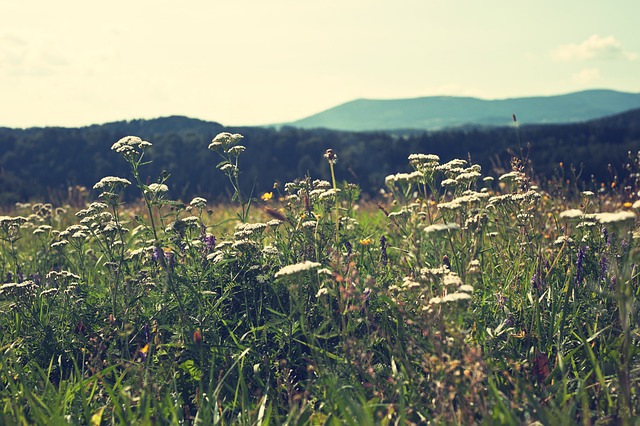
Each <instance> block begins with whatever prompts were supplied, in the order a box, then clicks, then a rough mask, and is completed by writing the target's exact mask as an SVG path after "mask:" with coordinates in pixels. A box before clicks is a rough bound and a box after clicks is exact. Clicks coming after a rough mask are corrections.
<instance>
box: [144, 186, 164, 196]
mask: <svg viewBox="0 0 640 426" xmlns="http://www.w3.org/2000/svg"><path fill="white" fill-rule="evenodd" d="M144 192H145V193H151V194H156V195H158V194H163V193H165V192H169V187H168V186H167V185H165V184H164V183H152V184H150V185H149V186H148V187H147V188H146V189H145V190H144Z"/></svg>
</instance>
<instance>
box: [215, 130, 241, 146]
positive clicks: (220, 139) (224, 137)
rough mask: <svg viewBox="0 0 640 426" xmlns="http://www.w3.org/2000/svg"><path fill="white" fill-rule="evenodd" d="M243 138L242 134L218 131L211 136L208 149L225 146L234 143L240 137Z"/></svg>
mask: <svg viewBox="0 0 640 426" xmlns="http://www.w3.org/2000/svg"><path fill="white" fill-rule="evenodd" d="M243 138H244V136H242V135H240V134H238V133H234V134H231V133H229V132H222V133H219V134H218V135H217V136H216V137H215V138H213V140H212V141H211V143H210V144H209V149H211V150H215V149H217V148H219V147H223V148H226V147H228V146H229V145H233V144H235V143H236V142H238V141H239V140H240V139H243Z"/></svg>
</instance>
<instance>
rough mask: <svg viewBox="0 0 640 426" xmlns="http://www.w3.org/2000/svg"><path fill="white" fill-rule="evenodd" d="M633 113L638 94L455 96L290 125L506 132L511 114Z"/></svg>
mask: <svg viewBox="0 0 640 426" xmlns="http://www.w3.org/2000/svg"><path fill="white" fill-rule="evenodd" d="M634 108H640V94H638V93H623V92H616V91H612V90H588V91H583V92H576V93H569V94H566V95H558V96H546V97H542V96H540V97H527V98H513V99H501V100H484V99H478V98H470V97H454V96H432V97H422V98H415V99H395V100H375V99H358V100H354V101H351V102H347V103H345V104H342V105H339V106H336V107H334V108H331V109H329V110H326V111H323V112H320V113H318V114H315V115H312V116H310V117H307V118H303V119H301V120H297V121H294V122H292V123H289V125H291V126H294V127H301V128H305V129H310V128H328V129H335V130H346V131H370V130H396V129H420V130H440V129H444V128H448V127H460V126H467V125H476V126H506V125H508V124H509V123H510V122H511V121H512V114H516V116H517V118H518V121H520V122H521V123H525V124H550V123H572V122H578V121H586V120H591V119H594V118H598V117H603V116H606V115H612V114H617V113H620V112H623V111H627V110H630V109H634Z"/></svg>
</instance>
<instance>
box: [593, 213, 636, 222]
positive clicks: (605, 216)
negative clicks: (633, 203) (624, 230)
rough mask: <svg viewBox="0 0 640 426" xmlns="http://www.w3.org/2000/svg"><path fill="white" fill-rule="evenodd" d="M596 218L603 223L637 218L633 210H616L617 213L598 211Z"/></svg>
mask: <svg viewBox="0 0 640 426" xmlns="http://www.w3.org/2000/svg"><path fill="white" fill-rule="evenodd" d="M594 218H595V219H596V220H597V221H598V222H600V223H601V224H603V225H604V224H608V223H621V222H626V221H631V220H635V218H636V214H635V213H633V212H624V211H623V212H616V213H596V214H595V215H594Z"/></svg>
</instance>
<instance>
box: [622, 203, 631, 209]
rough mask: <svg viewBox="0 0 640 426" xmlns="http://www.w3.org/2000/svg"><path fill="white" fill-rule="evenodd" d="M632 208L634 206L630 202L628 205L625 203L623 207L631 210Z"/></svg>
mask: <svg viewBox="0 0 640 426" xmlns="http://www.w3.org/2000/svg"><path fill="white" fill-rule="evenodd" d="M631 206H633V204H631V202H629V201H627V202H626V203H624V204H623V205H622V207H624V208H625V209H630V208H631Z"/></svg>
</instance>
